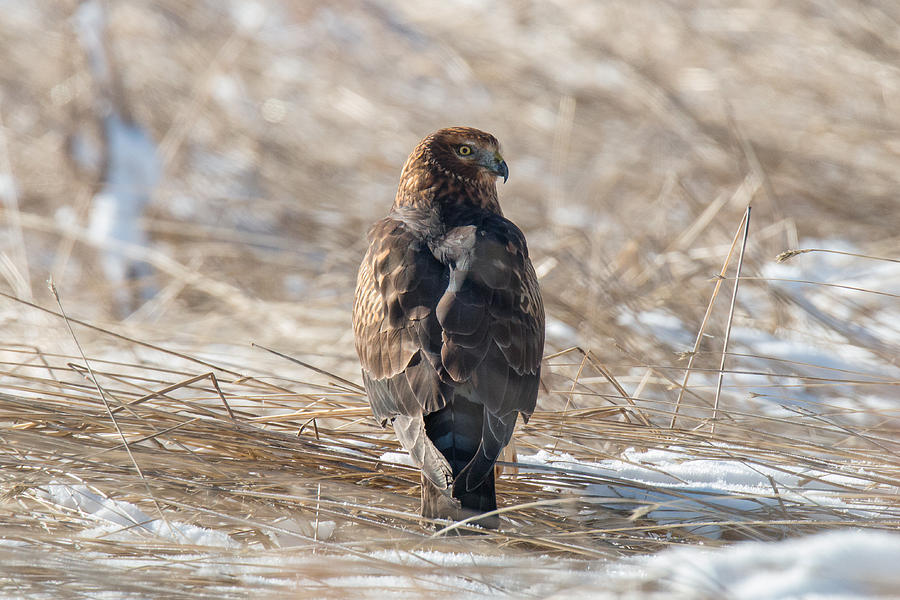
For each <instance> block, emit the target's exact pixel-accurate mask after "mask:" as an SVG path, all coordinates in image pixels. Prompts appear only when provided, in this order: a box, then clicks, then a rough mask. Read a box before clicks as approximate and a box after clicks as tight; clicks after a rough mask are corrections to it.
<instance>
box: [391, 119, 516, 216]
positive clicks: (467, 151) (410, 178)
mask: <svg viewBox="0 0 900 600" xmlns="http://www.w3.org/2000/svg"><path fill="white" fill-rule="evenodd" d="M508 176H509V169H508V167H507V165H506V162H505V161H504V160H503V157H502V156H501V154H500V143H499V142H498V141H497V138H495V137H494V136H492V135H491V134H489V133H486V132H484V131H480V130H478V129H474V128H471V127H450V128H447V129H440V130H438V131H436V132H434V133H433V134H431V135H429V136H428V137H426V138H425V139H424V140H422V142H421V143H420V144H419V145H418V146H417V147H416V149H415V150H413V152H412V153H411V154H410V155H409V158H408V159H407V161H406V165H405V167H404V168H403V174H402V175H401V177H400V186H399V189H398V193H397V200H396V205H397V206H420V207H421V206H425V205H429V204H436V203H443V204H466V203H467V202H468V201H469V199H474V198H480V199H481V201H480V202H478V204H479V205H481V208H484V209H487V210H490V211H492V212H500V207H499V204H497V187H496V179H497V177H502V178H503V180H504V181H506V178H507V177H508Z"/></svg>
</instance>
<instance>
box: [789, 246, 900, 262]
mask: <svg viewBox="0 0 900 600" xmlns="http://www.w3.org/2000/svg"><path fill="white" fill-rule="evenodd" d="M807 252H827V253H829V254H843V255H844V256H854V257H856V258H868V259H871V260H884V261H887V262H895V263H900V259H898V258H886V257H884V256H872V255H871V254H858V253H856V252H844V251H843V250H828V249H826V248H802V249H799V250H785V251H784V252H782V253H781V254H779V255H778V256H776V257H775V262H780V263H782V262H785V261H787V260H790V259H792V258H794V257H795V256H798V255H800V254H806V253H807Z"/></svg>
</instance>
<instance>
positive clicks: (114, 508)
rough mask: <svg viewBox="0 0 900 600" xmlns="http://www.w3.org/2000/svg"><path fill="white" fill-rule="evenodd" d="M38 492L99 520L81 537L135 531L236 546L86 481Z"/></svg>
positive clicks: (116, 535)
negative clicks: (153, 513)
mask: <svg viewBox="0 0 900 600" xmlns="http://www.w3.org/2000/svg"><path fill="white" fill-rule="evenodd" d="M37 496H38V497H39V498H41V499H42V500H44V501H45V502H48V503H51V504H54V505H56V506H57V507H59V508H64V509H69V510H71V511H73V512H75V513H77V514H78V515H80V516H82V517H85V518H87V519H91V520H93V521H97V522H98V526H97V527H95V528H92V529H88V530H85V531H83V532H82V534H81V537H90V538H103V539H121V538H122V537H128V536H134V535H152V536H156V537H159V538H163V539H166V540H170V541H175V542H178V543H182V544H186V545H196V546H218V547H225V548H231V547H236V544H235V543H234V542H233V541H232V539H231V538H230V537H229V536H228V535H226V534H224V533H221V532H218V531H214V530H212V529H206V528H203V527H197V526H196V525H190V524H188V523H179V522H177V521H169V520H163V519H162V518H160V517H158V516H157V517H151V516H150V515H148V514H147V513H145V512H144V511H142V510H141V509H139V508H138V507H137V506H135V505H134V504H131V503H130V502H125V501H122V500H115V499H112V498H107V497H105V496H102V495H101V494H99V493H98V492H96V491H93V490H91V489H90V488H89V487H88V486H86V485H69V484H61V483H53V484H50V485H47V486H44V487H41V488H38V489H37Z"/></svg>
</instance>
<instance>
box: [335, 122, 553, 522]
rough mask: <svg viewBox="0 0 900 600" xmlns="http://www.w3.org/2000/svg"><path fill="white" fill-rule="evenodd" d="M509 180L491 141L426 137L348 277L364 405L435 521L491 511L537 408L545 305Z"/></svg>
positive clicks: (461, 132) (467, 134) (480, 136)
mask: <svg viewBox="0 0 900 600" xmlns="http://www.w3.org/2000/svg"><path fill="white" fill-rule="evenodd" d="M508 176H509V170H508V167H507V165H506V162H505V161H504V160H503V157H502V156H501V155H500V145H499V143H498V142H497V139H496V138H494V136H492V135H490V134H488V133H485V132H483V131H479V130H477V129H472V128H469V127H454V128H448V129H441V130H439V131H436V132H434V133H432V134H431V135H429V136H428V137H426V138H425V139H424V140H422V141H421V142H420V143H419V145H418V146H416V148H415V150H413V151H412V154H410V155H409V158H408V159H407V161H406V165H405V166H404V167H403V172H402V174H401V175H400V185H399V188H398V190H397V196H396V198H395V200H394V204H393V206H392V208H391V211H390V213H389V214H388V215H387V217H385V218H383V219H381V220H380V221H378V222H376V223H375V224H374V225H373V226H372V228H371V229H370V230H369V249H368V252H367V253H366V256H365V258H364V259H363V261H362V265H361V266H360V268H359V276H358V279H357V287H356V298H355V302H354V306H353V332H354V335H355V338H356V351H357V353H358V354H359V359H360V362H361V364H362V376H363V382H364V384H365V388H366V392H367V394H368V397H369V403H370V405H371V407H372V412H373V413H374V415H375V418H376V419H377V420H378V421H379V422H380V423H381V425H382V426H385V425H386V424H387V423H388V422H392V423H393V427H394V432H395V433H396V435H397V438H398V439H399V440H400V443H401V445H402V446H403V447H404V448H405V449H406V450H407V452H409V454H410V456H411V457H412V460H413V462H415V464H416V465H417V466H419V467H420V468H421V470H422V515H423V516H424V517H428V518H432V519H437V518H440V519H453V520H461V519H464V518H468V517H471V516H475V515H478V514H481V513H485V512H489V511H492V510H495V509H496V508H497V499H496V494H495V491H494V463H495V462H496V461H497V459H498V457H499V455H500V453H501V451H502V450H503V448H504V447H505V446H506V445H507V444H508V443H509V441H510V439H511V437H512V434H513V429H514V428H515V425H516V419H517V417H518V415H519V414H521V415H522V417H523V419H524V420H526V421H527V420H528V417H529V416H531V413H532V412H533V411H534V406H535V401H536V399H537V392H538V384H539V381H540V375H541V356H542V354H543V349H544V305H543V302H542V300H541V292H540V288H539V287H538V281H537V277H536V275H535V272H534V268H533V267H532V265H531V261H530V260H529V258H528V248H527V246H526V244H525V237H524V236H523V235H522V232H521V231H520V230H519V228H518V227H516V225H515V224H513V223H512V222H511V221H509V220H508V219H505V218H504V217H503V213H502V211H501V210H500V204H499V202H498V200H497V185H496V179H497V177H502V178H503V180H504V182H505V181H506V179H507V177H508ZM479 524H481V525H483V526H486V527H492V528H496V527H497V526H498V525H499V518H498V517H497V516H496V515H492V516H488V517H485V518H483V519H481V520H480V521H479Z"/></svg>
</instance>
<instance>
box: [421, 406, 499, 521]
mask: <svg viewBox="0 0 900 600" xmlns="http://www.w3.org/2000/svg"><path fill="white" fill-rule="evenodd" d="M483 421H484V407H483V406H482V405H481V404H476V403H474V402H469V401H468V400H466V399H465V398H463V397H461V396H456V397H454V398H453V400H452V401H451V402H450V404H448V405H447V406H446V407H444V408H443V409H441V410H439V411H436V412H433V413H431V414H429V415H426V416H425V432H426V434H427V435H428V438H429V439H430V440H431V442H432V443H433V444H434V446H435V447H436V448H437V449H438V450H439V451H440V453H441V454H443V455H444V458H446V459H447V462H448V463H450V467H451V468H452V470H453V478H454V481H455V482H456V483H462V481H459V480H457V477H458V476H459V474H460V473H461V472H462V471H463V469H465V468H466V466H469V471H470V472H471V471H472V470H473V469H477V470H478V471H479V475H478V476H479V477H481V473H484V475H483V479H481V481H480V483H478V485H476V486H474V487H472V488H471V489H468V490H467V489H466V486H465V485H454V486H453V487H452V498H453V499H455V500H456V501H457V502H458V505H457V503H456V502H454V501H453V500H451V499H450V498H448V497H447V495H446V492H442V491H441V490H440V489H438V488H437V487H436V486H435V485H434V484H432V483H431V482H430V481H428V480H427V479H426V478H425V477H423V478H422V515H423V516H425V517H429V518H442V519H453V520H456V521H458V520H462V519H465V518H468V517H471V516H473V515H476V514H481V513H485V512H489V511H492V510H496V508H497V495H496V492H495V490H494V469H493V462H494V461H493V460H489V459H487V457H485V456H483V454H482V452H481V450H480V448H481V437H482V427H483ZM476 456H477V457H478V458H477V459H476V460H474V461H473V458H476ZM470 463H471V464H470ZM462 479H465V476H464V477H463V478H462ZM476 523H477V524H479V525H481V526H482V527H492V528H495V527H497V526H499V524H500V519H499V518H498V517H496V516H493V517H488V518H486V519H482V520H479V521H477V522H476Z"/></svg>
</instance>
